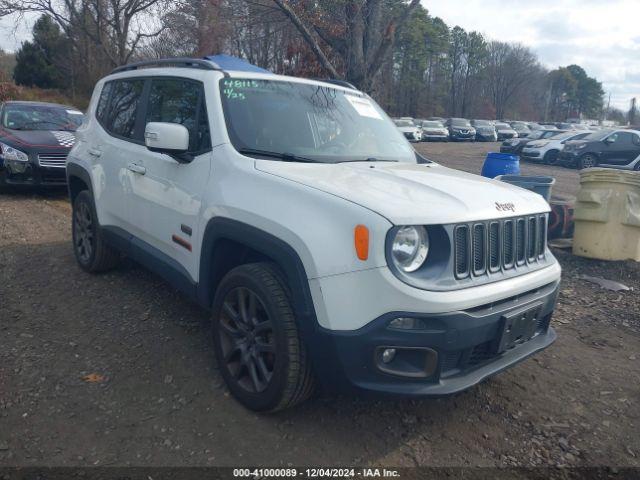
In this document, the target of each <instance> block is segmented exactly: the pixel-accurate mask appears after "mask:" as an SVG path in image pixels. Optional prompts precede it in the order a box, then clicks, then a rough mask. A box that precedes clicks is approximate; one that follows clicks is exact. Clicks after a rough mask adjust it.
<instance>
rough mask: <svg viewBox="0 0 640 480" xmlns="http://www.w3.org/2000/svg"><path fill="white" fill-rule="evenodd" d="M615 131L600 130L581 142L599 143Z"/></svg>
mask: <svg viewBox="0 0 640 480" xmlns="http://www.w3.org/2000/svg"><path fill="white" fill-rule="evenodd" d="M613 132H615V130H598V131H597V132H593V133H590V134H589V135H586V136H584V137H582V138H581V140H588V141H589V142H599V141H601V140H604V139H605V138H606V137H608V136H609V135H611V134H612V133H613Z"/></svg>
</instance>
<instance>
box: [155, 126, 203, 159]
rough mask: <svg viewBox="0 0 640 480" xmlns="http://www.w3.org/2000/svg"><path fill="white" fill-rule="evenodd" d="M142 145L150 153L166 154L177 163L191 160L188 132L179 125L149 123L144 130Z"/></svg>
mask: <svg viewBox="0 0 640 480" xmlns="http://www.w3.org/2000/svg"><path fill="white" fill-rule="evenodd" d="M144 144H145V145H146V146H147V148H148V149H149V150H151V151H152V152H158V153H166V154H167V155H169V156H170V157H172V158H173V159H174V160H176V161H177V162H179V163H189V162H190V161H191V160H193V157H192V156H191V154H189V153H188V150H189V130H187V127H185V126H184V125H180V124H179V123H167V122H149V123H147V126H146V127H145V129H144Z"/></svg>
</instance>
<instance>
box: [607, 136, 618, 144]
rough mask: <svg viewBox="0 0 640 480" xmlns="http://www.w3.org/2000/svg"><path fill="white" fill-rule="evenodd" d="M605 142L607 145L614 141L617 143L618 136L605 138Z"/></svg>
mask: <svg viewBox="0 0 640 480" xmlns="http://www.w3.org/2000/svg"><path fill="white" fill-rule="evenodd" d="M604 143H606V144H607V145H611V144H612V143H616V138H615V137H607V138H605V139H604Z"/></svg>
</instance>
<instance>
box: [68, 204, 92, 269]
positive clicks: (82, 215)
mask: <svg viewBox="0 0 640 480" xmlns="http://www.w3.org/2000/svg"><path fill="white" fill-rule="evenodd" d="M73 227H74V228H73V229H74V233H75V235H74V240H75V248H76V252H77V254H78V257H79V258H80V260H81V261H82V262H84V263H88V262H89V261H90V260H91V255H92V254H93V249H94V235H93V215H92V213H91V209H90V208H89V205H87V204H86V203H80V204H79V205H78V206H77V208H76V209H75V212H74V215H73Z"/></svg>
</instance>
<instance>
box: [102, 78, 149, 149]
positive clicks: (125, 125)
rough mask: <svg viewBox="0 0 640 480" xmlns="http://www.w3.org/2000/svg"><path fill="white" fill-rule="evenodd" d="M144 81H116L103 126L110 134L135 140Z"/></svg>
mask: <svg viewBox="0 0 640 480" xmlns="http://www.w3.org/2000/svg"><path fill="white" fill-rule="evenodd" d="M144 82H145V81H144V80H142V79H140V80H134V79H130V80H116V81H114V82H113V84H114V85H113V87H112V88H113V93H112V94H111V102H109V109H108V112H107V113H106V115H105V119H104V122H103V125H104V126H105V128H106V129H107V130H108V131H109V132H110V133H112V134H114V135H116V136H119V137H124V138H130V139H136V118H137V113H138V105H139V104H140V98H141V97H142V90H143V89H144Z"/></svg>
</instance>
